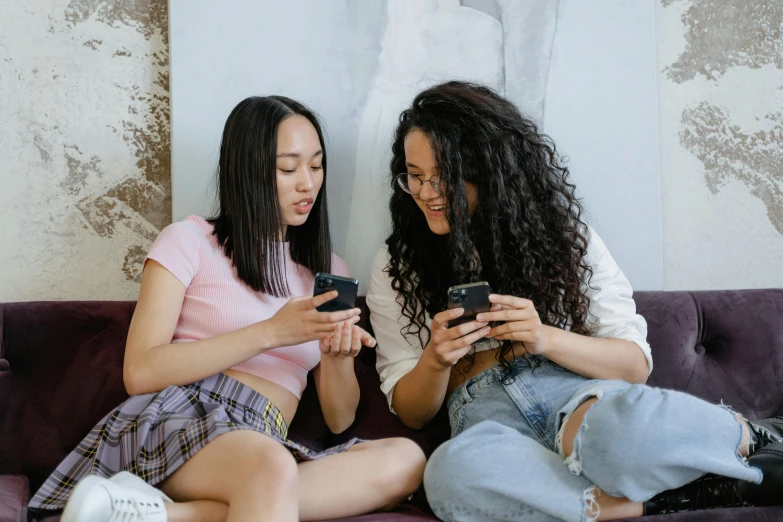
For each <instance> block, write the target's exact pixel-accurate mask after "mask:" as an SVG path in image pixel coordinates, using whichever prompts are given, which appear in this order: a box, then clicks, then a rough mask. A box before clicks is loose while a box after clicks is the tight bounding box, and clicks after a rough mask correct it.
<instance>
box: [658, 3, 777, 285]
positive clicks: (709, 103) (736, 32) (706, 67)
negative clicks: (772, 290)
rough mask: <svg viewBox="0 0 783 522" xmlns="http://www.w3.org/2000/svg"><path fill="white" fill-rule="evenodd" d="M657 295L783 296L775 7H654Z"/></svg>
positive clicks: (756, 5)
mask: <svg viewBox="0 0 783 522" xmlns="http://www.w3.org/2000/svg"><path fill="white" fill-rule="evenodd" d="M656 9H657V12H656V17H657V26H658V31H657V41H658V57H659V65H660V77H659V98H660V107H659V108H660V144H661V181H662V200H663V201H662V211H663V237H664V284H665V288H667V289H679V288H689V289H690V288H704V289H709V288H737V287H768V286H777V287H780V286H783V270H781V269H780V267H781V260H782V259H783V0H754V1H748V0H660V3H659V4H658V5H657V8H656Z"/></svg>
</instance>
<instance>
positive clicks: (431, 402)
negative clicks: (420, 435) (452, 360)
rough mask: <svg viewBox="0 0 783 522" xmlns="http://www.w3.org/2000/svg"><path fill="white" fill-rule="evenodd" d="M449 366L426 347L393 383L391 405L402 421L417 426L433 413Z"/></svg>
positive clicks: (443, 391) (442, 395) (443, 392)
mask: <svg viewBox="0 0 783 522" xmlns="http://www.w3.org/2000/svg"><path fill="white" fill-rule="evenodd" d="M450 373H451V368H450V367H447V368H444V367H443V366H442V365H440V364H438V363H437V362H436V361H435V359H434V357H432V356H431V355H430V352H429V351H428V350H425V351H424V353H423V354H422V356H421V358H420V359H419V362H418V363H417V364H416V366H415V367H414V368H413V370H411V371H410V372H408V373H407V374H405V375H404V376H403V377H402V378H401V379H400V380H399V381H398V382H397V385H396V386H395V387H394V395H393V398H392V405H393V406H394V411H395V412H397V416H398V417H399V418H400V420H401V421H402V423H403V424H405V425H406V426H408V427H409V428H413V429H416V430H418V429H421V428H423V427H424V426H426V425H427V423H428V422H429V421H431V420H432V419H433V417H435V415H436V414H437V413H438V411H439V410H440V407H441V406H442V405H443V401H444V400H445V398H446V389H447V388H448V384H449V375H450Z"/></svg>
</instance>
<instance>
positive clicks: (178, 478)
mask: <svg viewBox="0 0 783 522" xmlns="http://www.w3.org/2000/svg"><path fill="white" fill-rule="evenodd" d="M297 482H298V470H297V466H296V461H295V460H294V458H293V456H292V455H291V454H290V453H289V452H288V450H287V449H286V448H285V447H284V446H283V445H282V444H280V443H279V442H277V441H275V440H274V439H272V438H270V437H268V436H266V435H264V434H261V433H256V432H252V431H233V432H230V433H226V434H224V435H220V436H219V437H217V438H216V439H215V440H213V441H212V442H210V443H209V444H207V445H206V446H205V447H204V448H203V449H201V450H200V451H199V452H198V453H196V454H195V455H194V456H193V457H192V458H191V459H189V460H188V461H187V462H186V463H185V464H184V465H183V466H182V467H181V468H180V469H178V470H177V471H176V472H175V473H174V474H173V475H172V476H171V477H169V478H168V479H167V480H166V481H165V482H164V483H163V484H162V485H161V489H162V490H163V491H164V492H165V493H166V494H167V495H169V496H170V497H171V498H173V499H174V500H177V501H180V502H186V501H193V500H217V501H220V502H223V503H225V504H231V503H232V502H234V501H236V499H237V498H238V497H240V496H242V495H256V494H257V493H259V492H263V493H264V494H265V495H272V496H278V495H279V496H281V497H287V496H292V495H295V494H296V487H297Z"/></svg>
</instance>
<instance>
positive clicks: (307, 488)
mask: <svg viewBox="0 0 783 522" xmlns="http://www.w3.org/2000/svg"><path fill="white" fill-rule="evenodd" d="M425 463H426V459H425V457H424V453H423V452H422V450H421V449H420V448H419V446H418V445H417V444H416V443H415V442H413V441H411V440H409V439H403V438H394V439H381V440H375V441H369V442H362V443H359V444H356V445H354V446H352V447H351V448H350V449H348V451H345V452H343V453H337V454H334V455H328V456H326V457H321V458H319V459H316V460H311V461H307V462H302V463H300V464H299V517H300V519H301V520H322V519H332V518H345V517H350V516H356V515H361V514H364V513H369V512H371V511H377V510H380V509H392V508H394V507H396V506H397V505H399V504H400V503H401V502H402V501H403V500H404V499H405V498H406V497H407V496H408V495H410V494H411V493H413V492H414V491H415V490H416V489H418V487H419V486H420V485H421V480H422V475H423V474H424V465H425Z"/></svg>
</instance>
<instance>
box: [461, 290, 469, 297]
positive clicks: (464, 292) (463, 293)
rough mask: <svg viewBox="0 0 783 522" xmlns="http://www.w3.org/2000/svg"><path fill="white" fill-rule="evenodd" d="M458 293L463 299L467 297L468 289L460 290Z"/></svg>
mask: <svg viewBox="0 0 783 522" xmlns="http://www.w3.org/2000/svg"><path fill="white" fill-rule="evenodd" d="M460 295H461V296H462V297H463V299H464V298H466V297H468V291H467V290H463V291H462V292H460Z"/></svg>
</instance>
